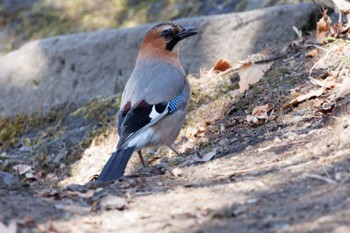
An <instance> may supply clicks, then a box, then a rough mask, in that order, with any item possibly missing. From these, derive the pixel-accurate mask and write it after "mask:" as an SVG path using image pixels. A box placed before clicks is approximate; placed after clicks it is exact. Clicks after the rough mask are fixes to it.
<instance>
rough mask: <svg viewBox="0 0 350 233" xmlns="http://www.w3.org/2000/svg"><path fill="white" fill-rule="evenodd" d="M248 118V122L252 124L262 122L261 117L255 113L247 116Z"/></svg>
mask: <svg viewBox="0 0 350 233" xmlns="http://www.w3.org/2000/svg"><path fill="white" fill-rule="evenodd" d="M246 120H247V123H248V124H251V125H258V124H259V123H260V122H259V119H258V118H257V117H256V116H253V115H248V116H246Z"/></svg>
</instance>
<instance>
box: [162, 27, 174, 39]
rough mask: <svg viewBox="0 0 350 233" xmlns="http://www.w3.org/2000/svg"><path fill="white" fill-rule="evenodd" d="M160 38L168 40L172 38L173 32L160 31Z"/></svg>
mask: <svg viewBox="0 0 350 233" xmlns="http://www.w3.org/2000/svg"><path fill="white" fill-rule="evenodd" d="M161 36H162V37H164V38H165V39H170V38H172V37H173V31H172V30H171V29H166V30H164V31H162V33H161Z"/></svg>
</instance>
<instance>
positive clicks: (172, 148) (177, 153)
mask: <svg viewBox="0 0 350 233" xmlns="http://www.w3.org/2000/svg"><path fill="white" fill-rule="evenodd" d="M166 146H167V147H169V149H171V150H172V151H174V153H175V154H176V155H177V156H180V153H179V152H177V151H176V150H175V149H174V147H173V146H172V145H166Z"/></svg>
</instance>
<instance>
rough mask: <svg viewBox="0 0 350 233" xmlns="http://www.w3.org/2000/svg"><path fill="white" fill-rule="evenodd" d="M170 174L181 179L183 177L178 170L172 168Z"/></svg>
mask: <svg viewBox="0 0 350 233" xmlns="http://www.w3.org/2000/svg"><path fill="white" fill-rule="evenodd" d="M171 173H172V174H173V175H174V176H175V177H181V176H183V174H184V173H183V171H182V170H181V169H180V168H178V167H177V168H174V169H173V170H172V171H171Z"/></svg>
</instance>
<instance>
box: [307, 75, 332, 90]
mask: <svg viewBox="0 0 350 233" xmlns="http://www.w3.org/2000/svg"><path fill="white" fill-rule="evenodd" d="M310 81H311V82H312V83H313V84H316V85H318V86H320V87H323V88H325V89H329V88H334V87H336V86H337V85H338V83H337V82H336V81H335V78H334V77H333V76H328V77H327V78H326V79H324V80H318V79H314V78H312V77H310Z"/></svg>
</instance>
